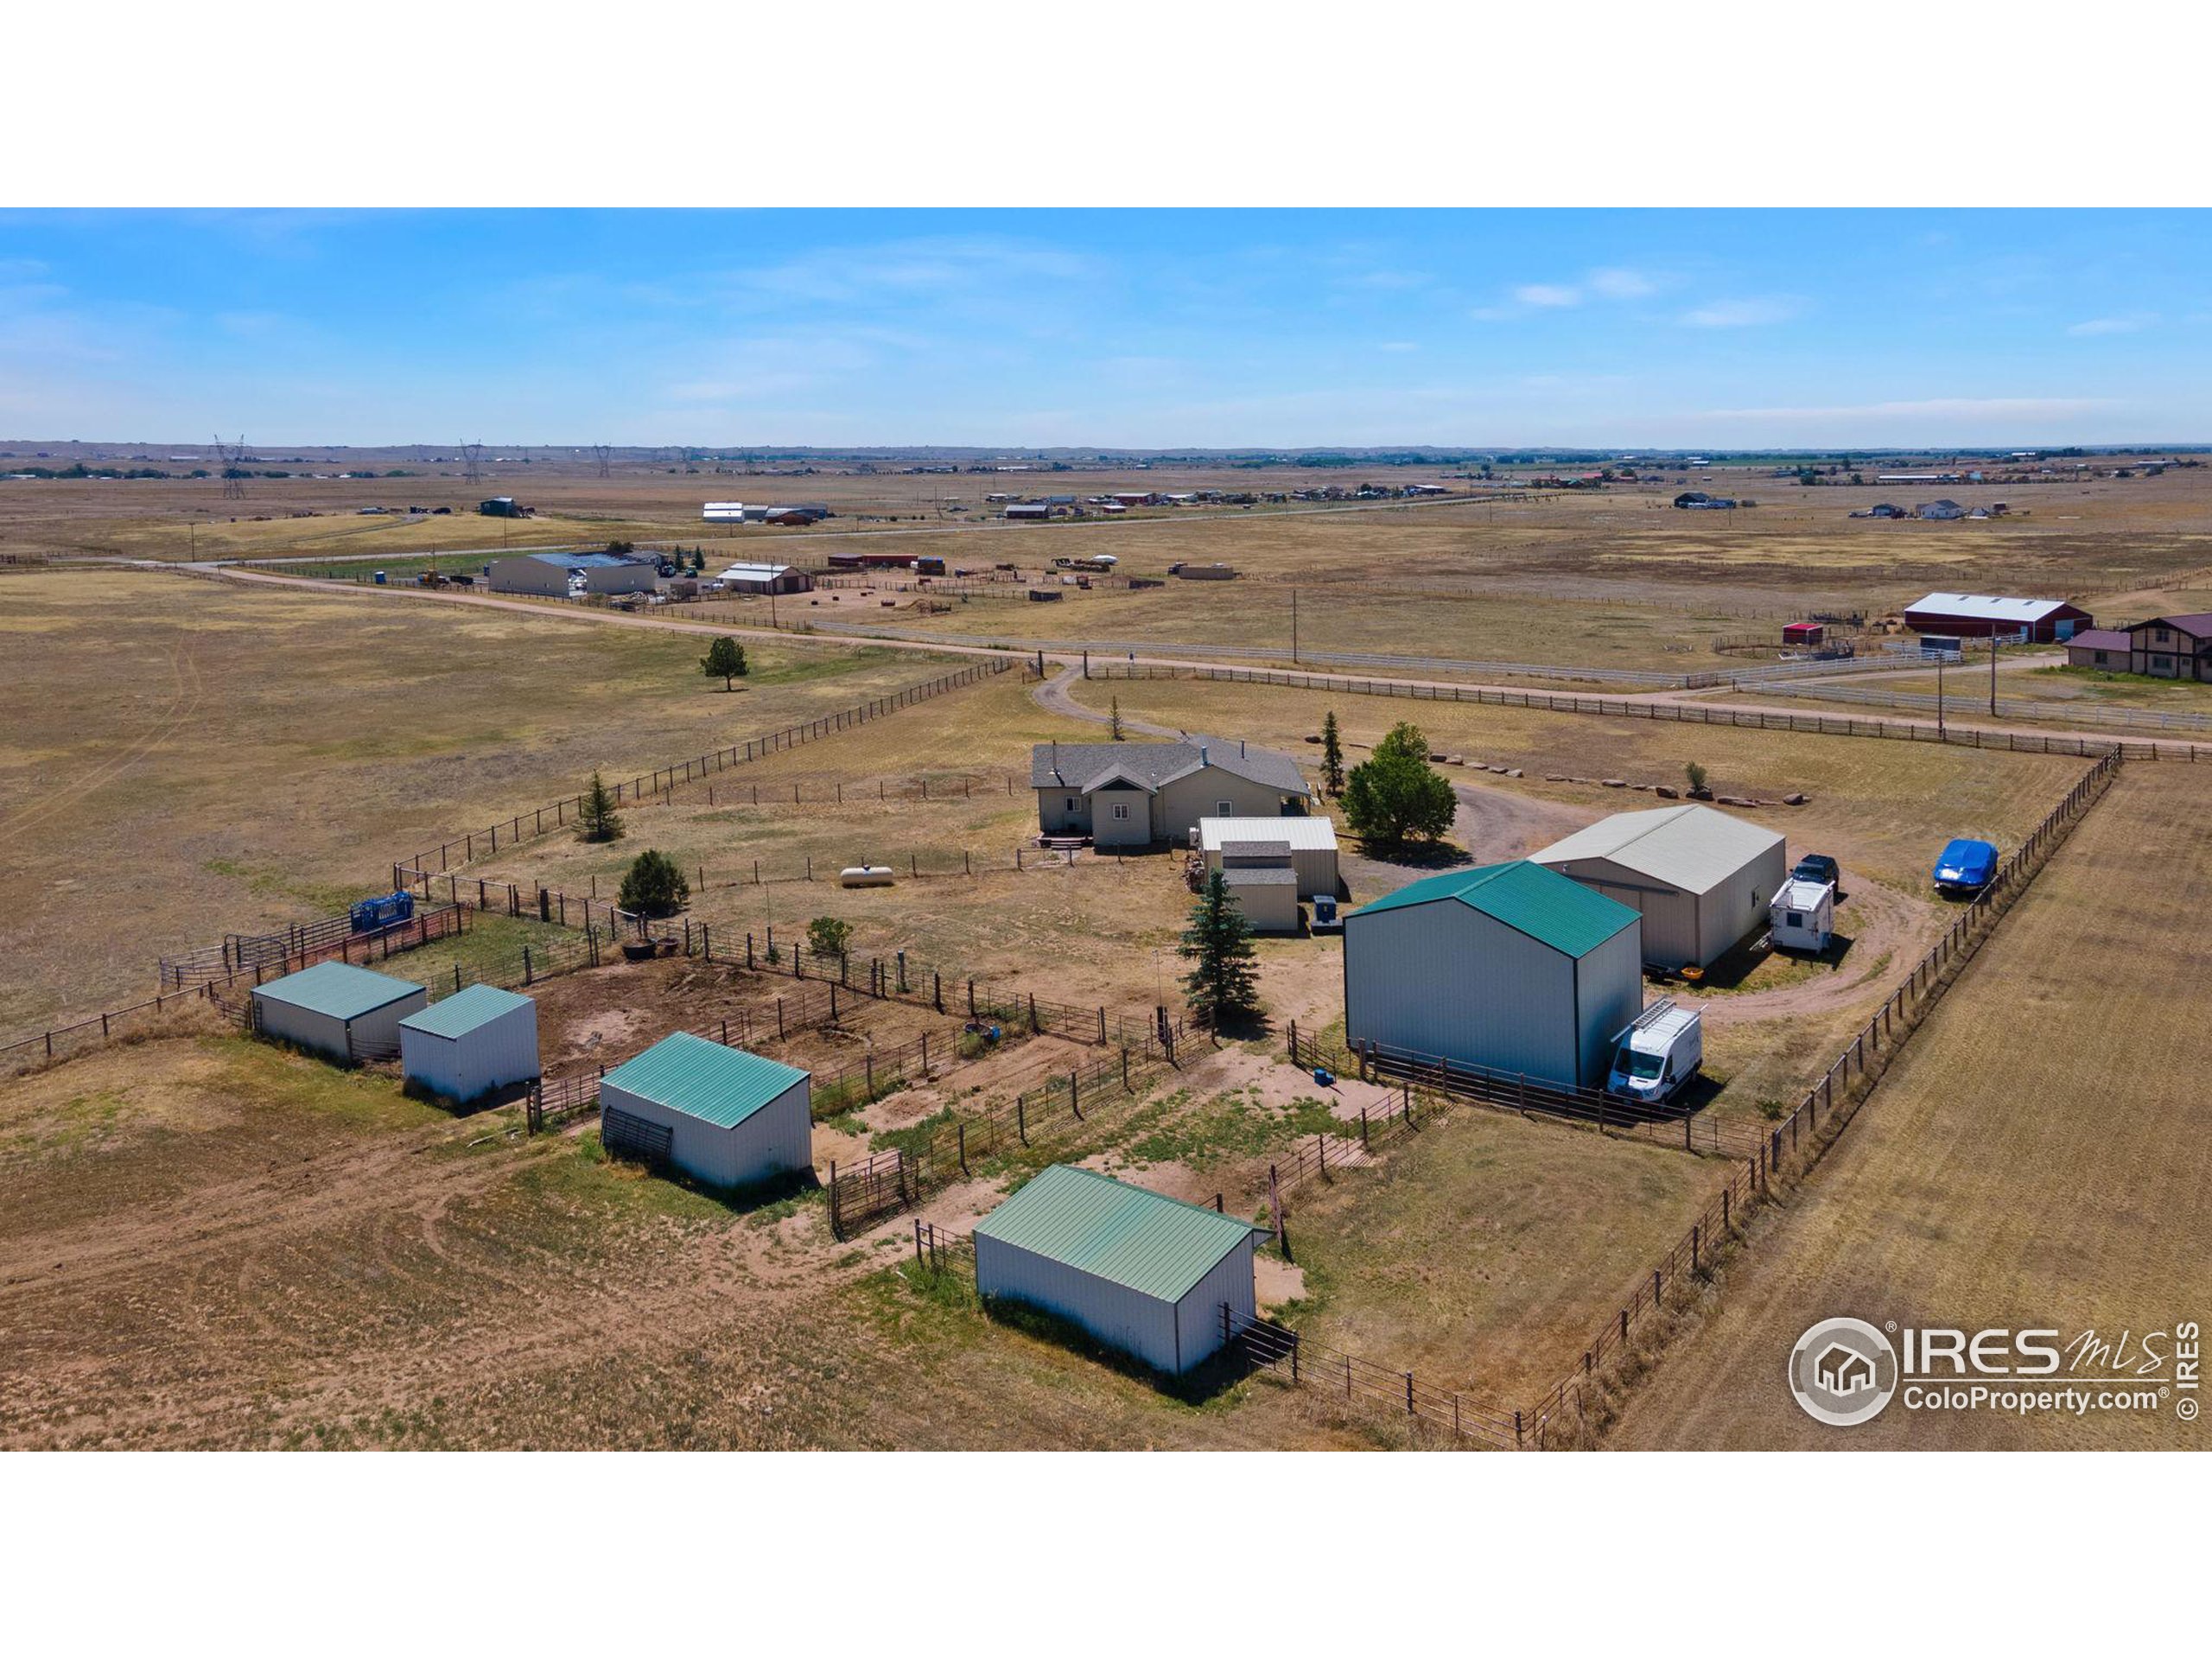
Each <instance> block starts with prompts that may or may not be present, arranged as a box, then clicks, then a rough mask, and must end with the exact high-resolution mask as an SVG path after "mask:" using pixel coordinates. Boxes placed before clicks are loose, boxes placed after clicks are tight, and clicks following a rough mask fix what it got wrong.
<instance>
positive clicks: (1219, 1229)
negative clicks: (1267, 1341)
mask: <svg viewBox="0 0 2212 1659" xmlns="http://www.w3.org/2000/svg"><path fill="white" fill-rule="evenodd" d="M1257 1233H1258V1230H1257V1229H1255V1228H1254V1227H1253V1226H1252V1225H1251V1224H1250V1223H1249V1222H1245V1221H1241V1220H1238V1219H1237V1218H1236V1217H1233V1216H1224V1215H1222V1214H1219V1213H1217V1211H1211V1210H1205V1209H1201V1208H1199V1207H1198V1206H1197V1205H1189V1204H1185V1203H1182V1202H1181V1201H1180V1200H1179V1199H1175V1198H1167V1197H1166V1196H1165V1195H1163V1194H1161V1193H1158V1192H1147V1190H1146V1189H1144V1188H1143V1187H1140V1186H1131V1185H1128V1183H1127V1182H1124V1181H1117V1180H1115V1179H1112V1178H1111V1177H1110V1176H1106V1175H1101V1174H1099V1173H1096V1171H1093V1170H1088V1169H1079V1168H1077V1167H1076V1166H1072V1165H1069V1164H1055V1165H1053V1166H1052V1167H1051V1168H1049V1169H1046V1170H1045V1171H1043V1172H1042V1173H1039V1175H1038V1176H1037V1178H1036V1179H1034V1180H1033V1181H1031V1182H1030V1183H1029V1184H1028V1185H1026V1186H1024V1187H1023V1188H1022V1189H1021V1190H1020V1192H1016V1193H1015V1194H1014V1196H1013V1197H1012V1198H1008V1199H1007V1201H1006V1202H1005V1203H1003V1204H1001V1205H999V1207H998V1208H997V1209H995V1210H994V1211H992V1212H991V1213H990V1214H989V1215H988V1216H986V1217H984V1218H983V1219H982V1222H981V1223H980V1224H978V1225H977V1226H976V1288H977V1289H978V1290H979V1291H981V1292H982V1294H983V1295H985V1296H986V1297H996V1298H1004V1299H1006V1300H1011V1301H1019V1302H1022V1303H1026V1304H1027V1305H1029V1306H1034V1307H1039V1308H1042V1309H1043V1310H1045V1311H1046V1312H1047V1313H1052V1314H1054V1315H1055V1316H1057V1317H1058V1318H1060V1319H1065V1320H1066V1321H1068V1322H1069V1323H1070V1324H1071V1325H1075V1326H1076V1327H1077V1329H1079V1330H1082V1331H1084V1332H1087V1333H1088V1334H1090V1336H1092V1337H1094V1338H1097V1339H1098V1340H1099V1341H1101V1342H1103V1343H1104V1344H1107V1345H1108V1346H1110V1347H1114V1348H1118V1349H1120V1350H1122V1351H1124V1352H1126V1353H1128V1354H1131V1355H1133V1356H1135V1357H1136V1358H1138V1359H1141V1360H1142V1361H1143V1362H1144V1363H1146V1364H1147V1365H1149V1366H1151V1367H1152V1368H1153V1369H1154V1370H1157V1371H1160V1372H1164V1373H1166V1374H1167V1375H1170V1376H1174V1375H1179V1374H1180V1373H1182V1372H1185V1371H1187V1370H1191V1369H1192V1367H1194V1366H1196V1365H1198V1363H1200V1362H1202V1361H1204V1360H1205V1359H1206V1358H1207V1357H1209V1356H1211V1354H1213V1353H1214V1352H1215V1351H1217V1350H1218V1349H1219V1348H1220V1347H1221V1345H1222V1340H1223V1316H1222V1309H1223V1307H1224V1305H1226V1306H1228V1308H1229V1309H1230V1322H1231V1323H1232V1324H1236V1325H1242V1324H1243V1323H1248V1322H1249V1321H1250V1320H1251V1319H1253V1318H1254V1316H1255V1305H1254V1300H1253V1287H1252V1248H1253V1242H1254V1240H1255V1237H1256V1236H1257Z"/></svg>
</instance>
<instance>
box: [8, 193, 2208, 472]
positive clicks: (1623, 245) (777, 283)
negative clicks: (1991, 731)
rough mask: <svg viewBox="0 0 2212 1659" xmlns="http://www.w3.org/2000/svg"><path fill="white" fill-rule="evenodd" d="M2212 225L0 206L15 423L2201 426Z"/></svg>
mask: <svg viewBox="0 0 2212 1659" xmlns="http://www.w3.org/2000/svg"><path fill="white" fill-rule="evenodd" d="M2209 256H2212V218H2208V215H2207V214H2205V213H2189V212H2159V213H2135V212H2129V213H2079V212H2050V213H2024V212H1974V213H1941V212H1910V213H1875V212H1840V211H1816V212H1791V213H1760V212H1751V211H1743V212H1726V213H1719V212H1684V213H1661V212H1600V211H1586V210H1575V211H1560V212H1550V213H1524V212H1488V211H1473V212H1434V213H1400V212H1376V213H1366V212H1338V211H1328V212H1318V211H1317V212H1296V213H1293V212H1275V211H1261V212H1203V211H1192V210H1179V211H1173V212H1127V213H1111V212H1090V211H1085V212H972V211H960V212H944V213H937V212H926V211H919V210H899V211H895V212H883V213H861V212H836V213H793V212H780V213H728V212H683V213H663V212H652V213H613V212H559V213H548V212H513V213H474V212H460V211H442V212H435V213H316V212H297V211H292V212H270V213H237V212H230V213H179V212H147V213H122V212H99V213H8V214H4V215H0V435H4V436H12V437H38V438H71V437H78V438H86V439H116V440H129V439H138V438H143V439H148V440H162V439H174V440H181V441H196V440H200V439H203V438H205V436H206V435H207V434H209V433H211V432H213V431H214V430H216V429H221V430H223V431H224V432H226V433H236V432H239V431H243V432H245V434H246V435H248V436H249V437H250V438H251V440H252V441H253V442H254V443H255V444H256V445H257V446H264V447H265V446H268V445H273V444H278V443H282V442H286V441H293V442H353V443H375V442H459V441H460V440H461V439H462V438H464V437H478V436H480V437H483V438H485V439H486V440H489V441H491V442H495V443H508V444H520V443H543V444H561V443H588V442H609V443H693V444H700V445H730V444H744V443H756V444H768V443H816V444H831V445H836V444H861V443H890V444H895V443H922V442H938V443H962V444H986V445H1047V444H1063V443H1065V444H1109V445H1112V444H1127V445H1142V446H1148V447H1174V446H1180V445H1193V446H1196V445H1205V446H1214V447H1226V446H1243V445H1256V446H1288V445H1299V444H1323V443H1338V444H1390V443H1437V444H1468V445H1506V444H1554V445H1566V444H1590V445H1624V446H1636V445H1656V444H1682V445H1689V444H1694V445H1711V446H1714V447H1748V446H1753V445H1780V446H1815V445H1836V444H1843V445H1859V446H1872V445H1877V444H1897V445H1922V444H1942V443H2057V442H2133V441H2142V442H2190V441H2201V440H2207V439H2212V373H2208V372H2207V371H2208V369H2212V257H2209Z"/></svg>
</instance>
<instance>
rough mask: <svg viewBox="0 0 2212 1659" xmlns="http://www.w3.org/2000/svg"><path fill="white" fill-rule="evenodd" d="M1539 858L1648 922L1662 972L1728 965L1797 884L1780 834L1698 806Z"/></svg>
mask: <svg viewBox="0 0 2212 1659" xmlns="http://www.w3.org/2000/svg"><path fill="white" fill-rule="evenodd" d="M1529 857H1530V859H1531V860H1532V861H1535V863H1538V864H1541V865H1544V866H1546V867H1547V868H1550V869H1554V870H1557V871H1558V872H1559V873H1560V874H1562V875H1568V876H1572V877H1573V878H1574V880H1577V881H1580V883H1582V885H1583V886H1585V887H1588V888H1589V889H1591V891H1592V892H1593V893H1604V894H1605V897H1607V898H1608V899H1616V900H1618V902H1620V903H1621V904H1623V905H1625V906H1628V907H1629V908H1630V910H1633V911H1635V912H1637V914H1638V915H1640V916H1642V917H1643V959H1644V961H1646V962H1648V963H1652V964H1654V965H1655V966H1657V967H1661V968H1682V967H1689V966H1695V967H1700V968H1703V967H1707V966H1708V965H1710V964H1711V963H1713V962H1716V961H1718V960H1719V958H1720V957H1723V956H1725V955H1726V954H1727V952H1728V951H1729V950H1730V949H1731V948H1732V946H1734V945H1735V944H1737V942H1738V941H1739V940H1740V939H1742V938H1744V937H1745V935H1746V934H1747V933H1751V932H1752V931H1755V930H1757V929H1758V928H1762V927H1764V926H1765V925H1766V910H1767V904H1768V902H1769V901H1770V899H1773V897H1774V895H1775V894H1776V893H1779V892H1780V891H1781V890H1782V884H1783V882H1784V881H1786V880H1789V855H1788V854H1787V853H1786V852H1785V851H1784V850H1783V837H1782V836H1781V834H1780V832H1778V831H1777V830H1773V829H1764V828H1763V827H1762V826H1760V825H1758V824H1756V823H1745V821H1744V820H1743V819H1741V818H1733V817H1729V816H1728V814H1726V812H1716V811H1714V810H1713V808H1711V807H1709V806H1699V805H1696V804H1684V805H1681V806H1659V807H1653V808H1651V809H1650V810H1648V811H1643V812H1616V813H1614V814H1613V815H1612V816H1611V817H1608V818H1600V819H1599V820H1598V822H1597V823H1593V824H1591V825H1590V826H1588V827H1587V828H1586V829H1578V830H1576V831H1575V832H1574V833H1573V835H1571V836H1567V839H1566V840H1564V841H1557V842H1553V843H1552V844H1551V845H1550V846H1548V847H1547V848H1545V849H1543V850H1542V851H1541V852H1537V853H1531V854H1530V855H1529Z"/></svg>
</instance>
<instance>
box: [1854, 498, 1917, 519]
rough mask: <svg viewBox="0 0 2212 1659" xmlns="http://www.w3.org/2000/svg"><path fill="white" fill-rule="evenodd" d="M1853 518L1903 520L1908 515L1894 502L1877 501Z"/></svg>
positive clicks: (1855, 513)
mask: <svg viewBox="0 0 2212 1659" xmlns="http://www.w3.org/2000/svg"><path fill="white" fill-rule="evenodd" d="M1851 516H1852V517H1853V518H1904V517H1905V516H1906V513H1905V510H1904V508H1903V507H1900V506H1898V505H1897V504H1896V503H1894V502H1891V501H1877V502H1876V503H1875V504H1874V505H1872V506H1871V507H1865V508H1862V509H1860V510H1859V512H1854V513H1853V514H1852V515H1851Z"/></svg>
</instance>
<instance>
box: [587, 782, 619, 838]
mask: <svg viewBox="0 0 2212 1659" xmlns="http://www.w3.org/2000/svg"><path fill="white" fill-rule="evenodd" d="M576 833H577V835H579V836H582V838H583V839H584V840H586V841H619V840H620V838H621V836H622V819H621V817H620V815H619V814H618V813H617V812H616V811H615V810H614V791H613V790H611V789H609V788H607V785H606V784H605V783H604V782H603V781H601V778H600V775H599V774H598V773H597V772H594V773H592V775H591V787H590V788H589V789H588V790H586V791H584V798H583V803H582V805H580V806H579V807H577V809H576Z"/></svg>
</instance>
